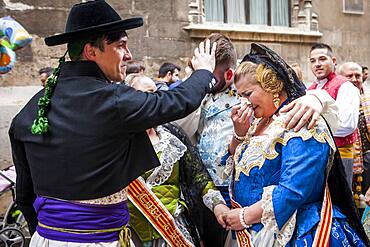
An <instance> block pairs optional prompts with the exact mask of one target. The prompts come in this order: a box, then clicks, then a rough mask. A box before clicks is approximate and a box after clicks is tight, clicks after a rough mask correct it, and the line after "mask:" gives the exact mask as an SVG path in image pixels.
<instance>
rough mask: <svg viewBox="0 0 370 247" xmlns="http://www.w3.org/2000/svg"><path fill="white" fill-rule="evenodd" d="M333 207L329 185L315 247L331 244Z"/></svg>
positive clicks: (325, 246)
mask: <svg viewBox="0 0 370 247" xmlns="http://www.w3.org/2000/svg"><path fill="white" fill-rule="evenodd" d="M332 216H333V206H332V202H331V197H330V192H329V187H328V184H326V186H325V193H324V201H323V205H322V209H321V217H320V218H321V219H320V223H319V226H318V227H317V229H316V234H315V239H314V241H313V244H312V246H313V247H328V246H329V243H330V232H331V225H332V222H333V217H332Z"/></svg>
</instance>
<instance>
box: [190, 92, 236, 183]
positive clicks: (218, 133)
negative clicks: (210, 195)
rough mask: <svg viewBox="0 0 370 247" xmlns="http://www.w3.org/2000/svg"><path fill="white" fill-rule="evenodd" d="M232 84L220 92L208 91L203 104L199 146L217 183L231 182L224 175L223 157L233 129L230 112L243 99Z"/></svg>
mask: <svg viewBox="0 0 370 247" xmlns="http://www.w3.org/2000/svg"><path fill="white" fill-rule="evenodd" d="M234 92H235V88H234V87H230V88H229V89H227V90H225V91H224V92H222V93H218V94H216V95H212V94H208V95H207V96H206V98H205V99H204V100H203V102H202V105H201V116H200V117H201V118H200V125H199V128H198V132H197V143H198V144H197V147H198V150H199V154H200V157H201V159H202V161H203V164H204V166H205V167H206V168H207V170H208V173H209V174H210V175H211V178H212V180H213V181H214V183H215V185H216V186H228V185H229V183H230V176H223V171H224V168H225V167H224V166H223V165H222V164H221V162H220V158H221V157H222V156H223V155H224V154H225V150H227V146H228V144H229V142H230V140H231V137H232V133H233V123H232V121H231V118H230V112H231V109H232V107H233V106H234V105H236V104H238V103H239V102H240V100H239V98H238V97H237V95H236V94H235V93H234Z"/></svg>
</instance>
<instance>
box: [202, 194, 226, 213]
mask: <svg viewBox="0 0 370 247" xmlns="http://www.w3.org/2000/svg"><path fill="white" fill-rule="evenodd" d="M203 203H204V205H206V207H207V208H209V209H210V210H211V211H212V212H213V209H214V208H215V207H216V206H217V205H218V204H224V205H226V202H225V200H224V198H223V197H222V195H221V192H220V191H218V190H214V189H209V190H208V191H207V193H206V194H205V195H204V196H203Z"/></svg>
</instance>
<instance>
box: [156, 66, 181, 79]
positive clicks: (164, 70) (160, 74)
mask: <svg viewBox="0 0 370 247" xmlns="http://www.w3.org/2000/svg"><path fill="white" fill-rule="evenodd" d="M175 69H177V70H178V71H180V70H181V68H180V67H179V66H177V65H176V64H173V63H164V64H162V66H161V67H160V68H159V71H158V77H160V78H163V77H165V76H166V74H167V73H168V72H171V73H173V72H175Z"/></svg>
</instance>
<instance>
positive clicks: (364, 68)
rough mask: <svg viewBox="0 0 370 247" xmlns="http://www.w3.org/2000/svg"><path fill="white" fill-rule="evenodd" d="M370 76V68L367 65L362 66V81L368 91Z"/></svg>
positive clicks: (369, 88)
mask: <svg viewBox="0 0 370 247" xmlns="http://www.w3.org/2000/svg"><path fill="white" fill-rule="evenodd" d="M368 77H369V68H368V67H367V66H362V82H363V88H364V90H366V91H369V90H370V85H369V82H368V81H367V78H368Z"/></svg>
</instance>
